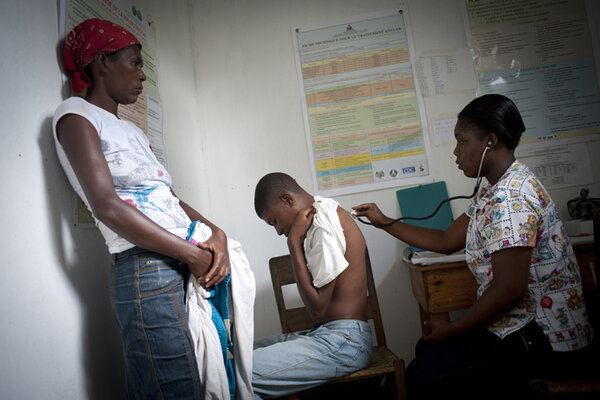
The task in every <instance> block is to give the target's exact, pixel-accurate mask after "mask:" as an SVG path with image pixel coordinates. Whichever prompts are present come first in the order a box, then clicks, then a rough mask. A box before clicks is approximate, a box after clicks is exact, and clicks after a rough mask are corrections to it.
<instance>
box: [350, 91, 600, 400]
mask: <svg viewBox="0 0 600 400" xmlns="http://www.w3.org/2000/svg"><path fill="white" fill-rule="evenodd" d="M524 131H525V126H524V124H523V120H522V119H521V115H520V113H519V110H518V109H517V107H516V105H515V104H514V103H513V102H512V101H511V100H510V99H508V98H507V97H505V96H502V95H498V94H488V95H484V96H481V97H479V98H476V99H474V100H473V101H471V102H470V103H469V104H468V105H467V106H466V107H465V108H464V109H463V110H462V111H461V112H460V113H459V114H458V122H457V123H456V127H455V129H454V135H455V138H456V147H455V149H454V155H455V156H456V163H457V165H458V169H460V170H461V171H463V173H464V174H465V176H467V177H470V178H476V177H479V176H483V177H485V178H486V180H487V183H486V184H485V185H484V186H483V187H481V188H480V189H479V191H478V192H477V194H476V195H475V197H474V198H473V200H472V201H471V203H470V205H469V207H468V209H467V211H466V212H465V213H463V214H461V215H460V216H459V217H458V218H457V219H456V220H455V221H454V222H453V223H452V225H450V227H449V228H448V229H447V230H446V231H442V230H436V229H429V228H423V227H417V226H413V225H409V224H405V223H402V222H396V223H392V222H393V221H394V220H393V219H392V218H389V217H387V216H385V215H384V214H383V213H382V212H381V211H380V210H379V208H378V207H377V205H375V204H373V203H367V204H361V205H358V206H355V207H353V209H354V210H355V212H356V215H357V216H365V217H366V218H368V219H369V221H371V222H372V223H373V224H374V225H375V226H377V227H379V228H380V229H383V230H385V231H386V232H388V233H389V234H391V235H393V236H395V237H396V238H398V239H400V240H402V241H403V242H406V243H409V244H411V245H413V246H415V247H418V248H421V249H424V250H430V251H435V252H438V253H446V254H450V253H453V252H455V251H458V250H461V249H463V248H464V249H465V251H466V261H467V264H468V266H469V269H470V270H471V272H472V273H473V275H474V276H475V279H476V280H477V283H478V284H479V289H478V291H477V301H476V302H475V303H474V304H473V305H472V306H471V307H470V308H469V309H468V310H466V311H465V312H464V313H463V314H462V315H461V316H459V317H458V318H456V319H455V320H453V321H451V322H446V321H439V320H435V321H427V325H428V326H429V328H430V332H429V333H428V334H426V335H425V336H424V337H423V338H421V339H420V340H419V342H418V343H417V346H416V352H415V353H416V358H415V360H413V361H412V362H411V363H410V365H409V366H408V368H407V372H406V381H407V382H406V384H407V389H408V391H409V394H410V396H411V397H412V398H416V399H422V398H429V397H433V396H436V395H439V394H449V393H456V394H460V395H462V396H464V395H467V396H470V395H477V393H478V394H479V396H481V395H484V397H485V396H487V395H489V394H498V395H499V396H500V395H502V396H506V395H509V394H511V393H512V394H516V395H518V394H519V393H523V392H524V391H526V390H527V381H528V378H529V376H531V375H532V374H536V373H538V372H541V373H544V372H542V370H541V369H542V368H543V367H544V366H550V365H551V366H552V368H553V369H554V370H555V371H558V373H561V372H564V371H565V370H569V369H571V368H572V367H573V366H574V365H576V363H577V362H579V361H577V360H579V358H578V357H579V356H580V355H581V354H580V353H581V349H583V348H585V347H586V346H588V345H589V344H590V343H591V341H592V336H593V332H592V329H591V326H590V324H589V322H588V319H587V311H586V307H585V304H584V302H583V294H582V288H581V275H580V273H579V268H578V266H577V260H576V258H575V255H574V253H573V248H572V246H571V243H570V242H569V238H568V237H567V235H566V233H565V230H564V228H563V224H562V222H561V220H560V218H559V215H558V212H557V209H556V205H555V203H554V202H553V201H552V199H551V198H550V195H549V194H548V192H547V191H546V189H545V188H544V186H543V185H542V183H541V182H540V180H539V179H538V178H536V176H535V175H534V174H533V173H532V172H531V170H530V169H529V168H528V167H527V166H526V165H525V164H523V163H521V162H519V161H518V160H517V159H516V158H515V154H514V152H515V148H516V147H517V145H518V144H519V139H520V138H521V135H522V133H523V132H524ZM390 223H392V224H391V225H388V224H390ZM386 225H387V226H386ZM564 249H566V251H564ZM558 360H563V361H560V362H561V363H562V364H557V362H558ZM564 360H570V361H564ZM565 362H573V363H575V364H571V365H565V364H564V363H565ZM490 385H493V386H490ZM490 389H492V390H491V392H493V393H490ZM486 398H489V397H486Z"/></svg>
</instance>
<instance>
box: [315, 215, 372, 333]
mask: <svg viewBox="0 0 600 400" xmlns="http://www.w3.org/2000/svg"><path fill="white" fill-rule="evenodd" d="M337 214H338V216H339V218H340V223H341V225H342V229H343V230H344V237H345V238H346V253H345V254H344V257H345V258H346V260H347V261H348V264H349V265H348V267H347V268H346V269H345V270H344V272H342V273H341V274H339V275H338V276H337V278H336V279H334V280H333V281H332V282H330V283H329V285H335V287H334V289H333V295H332V296H331V301H330V303H329V307H328V309H327V312H326V313H325V316H324V318H323V320H322V321H318V323H325V322H328V321H334V320H339V319H357V320H362V321H366V320H367V311H366V299H367V271H366V262H365V252H366V243H365V238H364V236H363V234H362V232H361V231H360V229H359V228H358V226H357V225H356V223H355V222H354V220H353V219H352V217H351V216H350V215H349V214H348V213H347V212H346V211H345V210H344V209H342V208H341V207H338V208H337ZM315 322H317V321H315Z"/></svg>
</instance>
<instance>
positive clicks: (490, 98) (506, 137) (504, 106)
mask: <svg viewBox="0 0 600 400" xmlns="http://www.w3.org/2000/svg"><path fill="white" fill-rule="evenodd" d="M458 120H459V121H461V122H463V123H466V124H467V126H471V127H473V128H478V129H474V130H475V131H476V133H477V134H479V135H480V136H483V135H486V134H488V133H490V132H492V133H495V134H496V136H497V137H498V140H499V141H501V142H503V143H504V144H505V145H506V146H507V147H508V148H509V149H511V150H513V149H515V148H516V147H517V146H518V145H519V140H520V139H521V135H522V134H523V132H525V125H524V124H523V119H522V118H521V113H520V112H519V109H518V108H517V106H516V105H515V103H513V101H512V100H511V99H509V98H508V97H506V96H503V95H501V94H486V95H483V96H480V97H477V98H476V99H474V100H472V101H471V102H470V103H469V104H467V105H466V106H465V108H463V109H462V111H461V112H459V113H458Z"/></svg>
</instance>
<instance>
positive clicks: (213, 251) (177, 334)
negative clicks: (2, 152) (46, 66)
mask: <svg viewBox="0 0 600 400" xmlns="http://www.w3.org/2000/svg"><path fill="white" fill-rule="evenodd" d="M64 59H65V67H66V69H67V70H68V71H70V72H71V73H72V74H73V77H72V86H71V87H72V89H73V91H75V92H76V93H81V92H82V91H83V89H84V88H87V90H86V92H85V97H84V98H82V97H71V98H69V99H67V100H65V101H64V102H63V103H62V104H61V105H60V106H59V107H58V108H57V110H56V113H55V115H54V120H53V128H54V138H55V141H56V150H57V153H58V157H59V160H60V162H61V164H62V166H63V168H64V170H65V173H66V175H67V177H68V179H69V181H70V183H71V185H72V186H73V188H74V189H75V191H76V192H77V194H78V195H79V196H80V197H81V198H82V199H83V201H84V202H85V203H86V205H87V206H88V208H89V209H90V210H91V212H92V214H93V215H94V218H95V220H96V223H97V225H98V227H99V229H100V231H101V233H102V234H103V236H104V238H105V240H106V244H107V246H108V250H109V252H110V253H111V254H112V255H113V258H114V263H113V268H112V271H111V282H110V289H111V302H112V305H113V310H114V315H115V319H116V322H117V325H118V327H119V329H120V331H121V337H122V341H123V348H124V353H125V364H126V365H125V367H126V374H127V383H128V391H129V397H130V398H132V399H133V398H135V399H155V398H160V399H201V398H202V390H201V383H200V381H199V375H198V367H197V365H196V358H195V355H194V347H193V344H192V340H191V337H190V333H189V330H188V327H187V314H186V309H185V300H184V278H185V277H186V276H187V268H189V270H191V272H192V273H193V275H194V276H195V277H196V278H198V279H199V282H201V283H202V284H203V285H204V286H205V287H210V286H213V285H215V284H217V283H219V282H221V281H222V280H223V279H224V278H225V277H226V275H227V274H228V272H229V256H228V252H227V237H226V235H225V233H224V232H223V231H222V230H221V229H219V228H218V227H217V226H215V225H214V224H212V223H211V222H210V221H208V220H207V219H206V218H204V217H203V216H202V215H200V214H199V213H198V212H197V211H195V210H194V209H193V208H191V207H190V206H188V205H187V204H185V203H184V202H182V201H180V200H179V199H178V198H177V197H176V196H175V194H174V193H173V192H172V190H171V177H170V176H169V174H168V172H167V171H166V170H165V168H164V167H163V166H162V165H161V164H160V163H159V162H158V161H157V159H156V157H155V156H154V154H153V153H152V150H151V149H150V145H149V142H148V139H147V138H146V136H145V135H144V133H143V132H142V131H141V130H140V129H139V128H138V127H137V126H135V125H134V124H133V123H131V122H129V121H125V120H121V119H120V118H119V117H118V115H117V107H118V105H119V104H131V103H135V102H136V100H137V98H138V96H139V95H140V94H141V93H142V84H143V82H144V81H145V80H146V76H145V75H144V72H143V70H142V67H143V61H142V55H141V44H140V42H139V41H138V40H137V39H136V38H135V37H134V36H133V35H132V34H131V33H130V32H128V31H127V30H125V29H124V28H123V27H121V26H119V25H116V24H113V23H112V22H110V21H104V20H99V19H88V20H86V21H84V22H82V23H81V24H79V25H78V26H76V27H75V28H74V29H73V30H72V31H71V32H70V33H69V34H68V35H67V38H66V39H65V48H64ZM195 220H199V221H202V222H204V223H205V224H207V225H208V226H210V228H211V229H212V237H211V238H210V239H209V240H208V242H207V249H202V248H199V247H196V246H194V245H192V244H191V243H189V242H187V241H186V240H185V238H186V236H187V231H188V226H189V225H190V222H191V221H195ZM181 262H183V263H185V264H187V267H184V266H182V264H181Z"/></svg>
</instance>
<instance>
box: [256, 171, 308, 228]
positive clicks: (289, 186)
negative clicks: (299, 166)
mask: <svg viewBox="0 0 600 400" xmlns="http://www.w3.org/2000/svg"><path fill="white" fill-rule="evenodd" d="M302 191H303V189H302V187H300V185H298V183H297V182H296V180H295V179H294V178H292V177H291V176H289V175H288V174H284V173H283V172H272V173H270V174H267V175H265V176H263V177H262V178H261V179H260V181H258V183H257V184H256V189H255V190H254V210H255V211H256V214H257V215H258V217H259V218H262V215H263V214H264V212H265V211H266V209H267V207H269V206H270V205H271V204H272V202H273V201H274V200H276V199H277V198H278V197H279V195H280V194H281V193H283V192H292V193H301V192H302Z"/></svg>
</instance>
